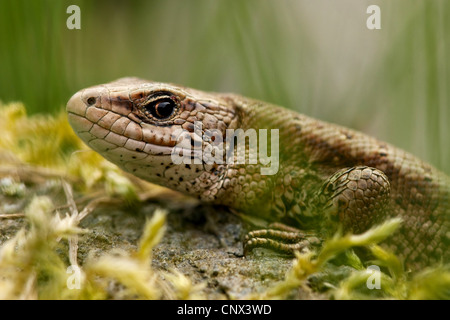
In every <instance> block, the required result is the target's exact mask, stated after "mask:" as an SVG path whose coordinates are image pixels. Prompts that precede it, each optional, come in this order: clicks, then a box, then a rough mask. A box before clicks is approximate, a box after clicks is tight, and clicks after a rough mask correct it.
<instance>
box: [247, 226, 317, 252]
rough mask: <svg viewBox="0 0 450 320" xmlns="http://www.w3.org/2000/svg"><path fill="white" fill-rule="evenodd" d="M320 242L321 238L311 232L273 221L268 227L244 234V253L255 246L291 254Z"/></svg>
mask: <svg viewBox="0 0 450 320" xmlns="http://www.w3.org/2000/svg"><path fill="white" fill-rule="evenodd" d="M320 243H321V240H320V239H319V238H317V237H316V236H314V235H313V234H311V233H307V232H302V231H300V230H298V229H296V228H293V227H290V226H287V225H284V224H281V223H273V224H271V225H270V226H269V228H268V229H261V230H254V231H251V232H249V233H248V234H247V235H246V236H245V240H244V255H246V254H247V253H249V252H250V251H251V250H252V249H253V248H256V247H263V248H269V249H272V250H274V251H277V252H281V253H285V254H290V255H293V254H294V252H295V251H300V252H301V251H304V250H307V249H308V248H310V247H311V246H314V245H319V244H320Z"/></svg>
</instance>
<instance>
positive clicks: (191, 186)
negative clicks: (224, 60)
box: [67, 78, 450, 268]
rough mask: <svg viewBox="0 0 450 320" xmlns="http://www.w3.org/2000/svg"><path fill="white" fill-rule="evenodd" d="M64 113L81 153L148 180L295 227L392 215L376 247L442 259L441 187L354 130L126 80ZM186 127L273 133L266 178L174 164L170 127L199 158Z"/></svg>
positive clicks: (361, 224)
mask: <svg viewBox="0 0 450 320" xmlns="http://www.w3.org/2000/svg"><path fill="white" fill-rule="evenodd" d="M67 111H68V117H69V121H70V123H71V125H72V127H73V129H74V131H75V132H76V133H77V135H78V136H79V137H80V138H81V139H82V140H84V141H85V143H86V144H88V146H89V147H91V148H92V149H94V150H95V151H97V152H98V153H100V154H101V155H102V156H104V157H105V158H106V159H108V160H110V161H111V162H113V163H115V164H117V165H118V166H119V167H120V168H122V169H123V170H125V171H128V172H130V173H132V174H134V175H136V176H138V177H140V178H143V179H145V180H148V181H150V182H153V183H156V184H159V185H163V186H166V187H169V188H172V189H175V190H178V191H181V192H183V193H187V194H189V195H192V196H194V197H197V198H199V199H201V200H202V201H205V202H212V203H217V204H223V205H227V206H229V207H231V208H234V209H236V210H239V211H242V212H245V213H248V214H254V215H258V216H260V217H263V218H265V219H268V220H269V221H283V222H287V223H289V224H291V223H294V224H295V225H296V226H299V227H301V228H306V229H320V228H321V227H322V226H323V225H324V224H326V225H328V226H329V225H333V224H337V223H338V222H340V223H342V224H343V225H344V228H345V230H350V231H353V232H355V233H360V232H363V231H365V230H366V229H368V228H369V227H370V226H372V225H373V224H374V223H377V222H380V221H382V220H383V219H385V218H386V217H392V216H400V217H402V219H403V221H404V222H403V224H402V226H401V228H400V230H398V231H397V232H396V233H395V234H394V235H393V236H391V237H390V239H388V241H387V242H386V246H388V247H389V248H390V249H392V250H394V252H396V253H397V254H398V255H399V256H400V257H401V258H403V259H404V260H405V262H406V263H407V264H408V265H409V266H411V267H412V268H416V267H420V266H423V265H427V264H429V263H432V262H437V261H442V260H443V261H444V262H448V258H449V253H448V244H449V242H450V229H449V226H450V222H449V215H450V178H449V177H448V176H447V175H445V174H444V173H442V172H440V171H438V170H437V169H435V168H434V167H433V166H431V165H429V164H428V163H425V162H423V161H421V160H419V159H418V158H416V157H414V156H413V155H411V154H410V153H407V152H405V151H403V150H401V149H398V148H396V147H394V146H392V145H390V144H388V143H385V142H382V141H379V140H377V139H375V138H373V137H370V136H368V135H365V134H363V133H360V132H358V131H355V130H351V129H348V128H345V127H342V126H338V125H334V124H330V123H326V122H323V121H319V120H316V119H313V118H310V117H307V116H305V115H301V114H298V113H296V112H294V111H290V110H287V109H284V108H282V107H278V106H274V105H271V104H268V103H264V102H261V101H257V100H253V99H249V98H245V97H242V96H238V95H233V94H220V93H206V92H202V91H199V90H194V89H190V88H185V87H181V86H177V85H171V84H163V83H157V82H151V81H146V80H142V79H137V78H122V79H119V80H117V81H115V82H111V83H108V84H105V85H99V86H95V87H91V88H87V89H84V90H81V91H79V92H78V93H76V94H75V95H74V96H73V97H72V98H71V99H70V101H69V102H68V104H67ZM196 123H197V124H198V123H201V124H202V127H201V128H200V130H201V133H205V132H206V131H207V130H217V131H218V132H219V133H220V134H221V135H222V136H223V137H226V135H227V129H243V130H248V129H255V130H260V129H268V130H271V129H278V139H279V142H278V147H279V168H278V172H277V173H276V174H273V175H263V174H261V168H262V167H264V166H263V165H261V164H248V163H245V164H239V163H231V164H230V163H212V164H208V163H206V162H205V161H202V162H201V163H189V164H187V163H181V164H175V163H174V161H173V158H172V157H171V154H172V151H173V150H174V147H175V145H176V144H177V142H179V141H178V140H177V139H174V137H175V136H176V133H177V130H178V131H180V130H183V132H187V133H188V136H189V137H188V138H190V144H191V145H195V144H197V146H198V147H199V148H200V150H202V149H203V150H204V149H205V146H206V145H207V143H206V142H205V141H202V139H201V137H199V135H198V131H197V130H199V128H198V127H196ZM228 151H229V150H228ZM257 152H258V150H252V147H247V148H246V149H245V154H246V155H247V156H250V155H251V154H253V153H257ZM192 157H193V158H194V157H195V149H194V152H193V153H192ZM234 160H236V158H234ZM325 221H326V223H325Z"/></svg>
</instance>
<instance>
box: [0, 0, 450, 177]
mask: <svg viewBox="0 0 450 320" xmlns="http://www.w3.org/2000/svg"><path fill="white" fill-rule="evenodd" d="M72 4H76V5H78V6H79V7H80V8H81V30H68V29H67V27H66V20H67V18H68V17H69V14H67V13H66V9H67V7H68V6H69V5H72ZM371 4H377V5H379V6H380V8H381V27H382V29H381V30H368V29H367V27H366V20H367V18H368V17H369V14H367V13H366V9H367V7H368V6H369V5H371ZM448 17H450V1H448V0H398V1H389V0H384V1H383V0H370V1H365V0H339V1H336V0H316V1H310V0H277V1H275V0H245V1H238V0H189V1H186V0H184V1H183V0H153V1H148V0H147V1H137V0H136V1H111V0H101V1H90V0H86V1H76V0H70V1H66V0H26V1H25V0H0V100H1V101H3V102H9V101H22V102H24V103H25V104H26V106H27V109H28V111H29V113H30V114H33V113H55V112H57V111H59V110H61V109H62V108H63V106H64V104H65V103H66V101H67V100H68V99H69V98H70V96H71V95H72V94H73V93H75V92H76V91H78V90H79V89H81V88H84V87H87V86H91V85H95V84H99V83H104V82H109V81H112V80H114V79H116V78H119V77H122V76H138V77H143V78H147V79H152V80H157V81H164V82H173V83H179V84H183V85H186V86H190V87H195V88H198V89H202V90H210V91H221V92H235V93H240V94H243V95H246V96H250V97H253V98H258V99H261V100H266V101H269V102H273V103H276V104H280V105H283V106H285V107H288V108H291V109H295V110H298V111H299V112H302V113H305V114H307V115H310V116H314V117H317V118H321V119H323V120H327V121H330V122H334V123H339V124H342V125H346V126H349V127H352V128H355V129H358V130H361V131H364V132H366V133H369V134H372V135H374V136H376V137H377V138H380V139H382V140H385V141H388V142H390V143H393V144H396V145H397V146H399V147H402V148H403V149H406V150H408V151H410V152H413V153H414V154H416V155H417V156H419V157H421V158H422V159H424V160H427V161H430V162H431V163H433V164H434V165H436V166H437V167H438V168H440V169H442V170H444V171H446V172H447V173H450V148H449V147H450V128H449V124H450V85H449V84H450V32H449V31H450V20H449V19H448Z"/></svg>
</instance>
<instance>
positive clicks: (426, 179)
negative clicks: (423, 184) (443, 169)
mask: <svg viewBox="0 0 450 320" xmlns="http://www.w3.org/2000/svg"><path fill="white" fill-rule="evenodd" d="M423 180H425V181H427V182H431V181H433V179H431V178H430V177H427V176H425V178H423Z"/></svg>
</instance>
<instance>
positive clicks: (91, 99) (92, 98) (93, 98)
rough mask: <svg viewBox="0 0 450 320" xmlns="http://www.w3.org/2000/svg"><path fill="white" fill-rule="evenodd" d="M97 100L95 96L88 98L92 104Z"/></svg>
mask: <svg viewBox="0 0 450 320" xmlns="http://www.w3.org/2000/svg"><path fill="white" fill-rule="evenodd" d="M95 101H97V99H96V98H95V97H90V98H88V99H87V104H88V105H90V106H92V105H93V104H95Z"/></svg>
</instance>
